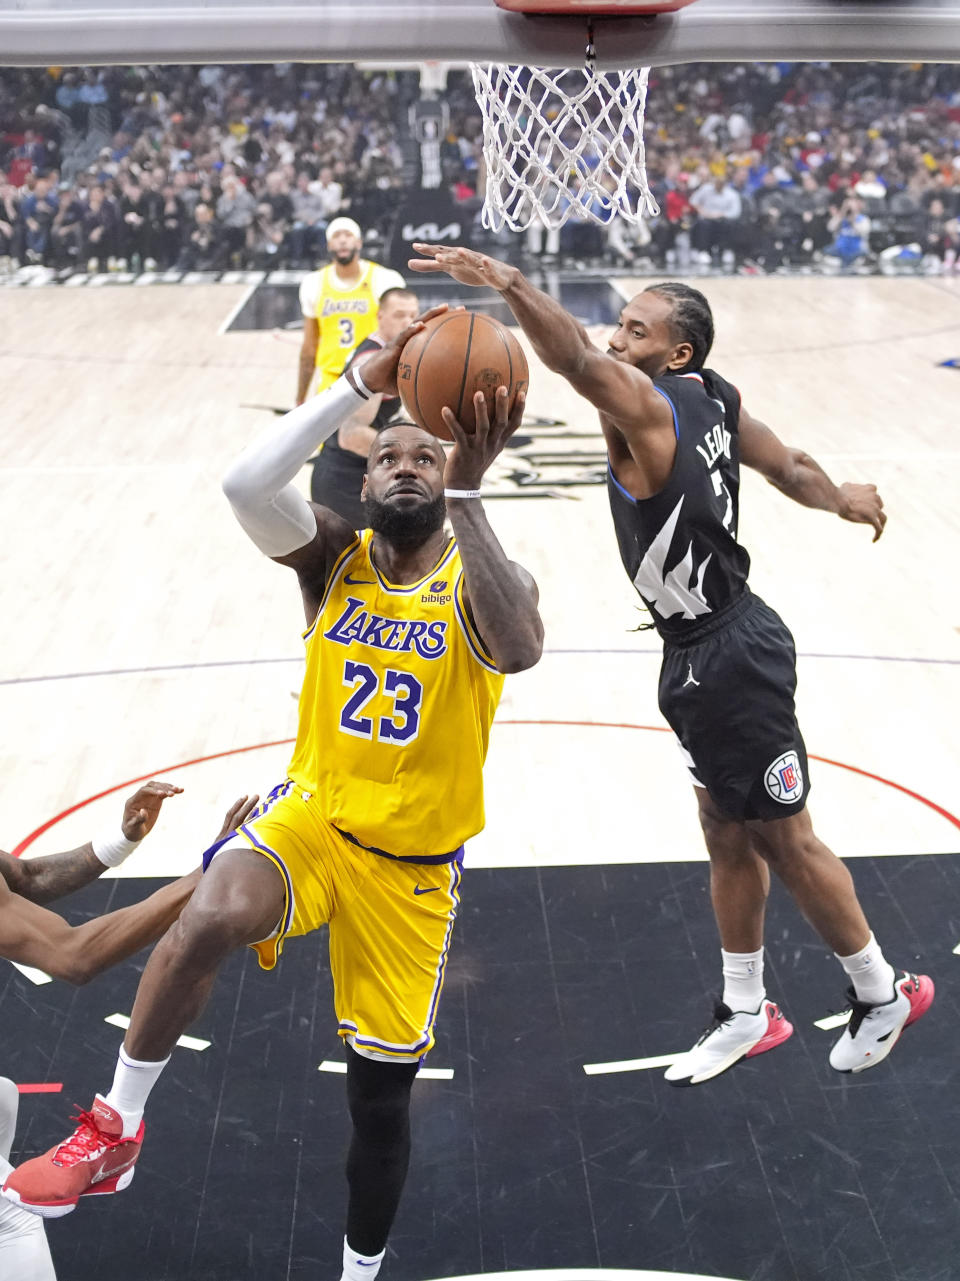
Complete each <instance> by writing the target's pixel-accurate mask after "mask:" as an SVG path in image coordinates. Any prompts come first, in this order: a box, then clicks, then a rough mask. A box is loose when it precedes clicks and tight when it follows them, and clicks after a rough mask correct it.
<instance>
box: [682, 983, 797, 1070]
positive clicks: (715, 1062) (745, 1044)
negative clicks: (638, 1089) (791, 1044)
mask: <svg viewBox="0 0 960 1281" xmlns="http://www.w3.org/2000/svg"><path fill="white" fill-rule="evenodd" d="M792 1035H793V1024H792V1023H788V1022H787V1020H786V1019H785V1018H784V1017H783V1013H782V1011H781V1010H780V1007H779V1006H778V1005H775V1004H774V1002H773V1001H767V1000H763V1001H761V1002H760V1008H759V1009H757V1010H755V1011H750V1010H731V1009H730V1007H729V1006H727V1005H724V1004H723V1002H722V1001H718V1002H717V1004H716V1006H715V1007H714V1011H713V1022H712V1023H711V1024H710V1026H709V1027H708V1028H707V1030H706V1031H705V1032H704V1034H703V1036H701V1038H700V1040H699V1041H698V1042H697V1043H696V1045H695V1046H694V1047H693V1049H692V1050H688V1051H687V1052H686V1054H681V1055H680V1057H679V1058H677V1059H675V1060H674V1061H673V1063H671V1064H670V1066H669V1067H668V1068H667V1070H666V1072H665V1073H664V1077H665V1079H666V1080H667V1081H669V1082H670V1084H671V1085H700V1084H701V1083H702V1082H703V1081H709V1080H710V1079H711V1077H714V1076H719V1075H720V1073H721V1072H726V1070H727V1069H728V1068H732V1067H733V1065H734V1063H739V1062H740V1060H741V1059H750V1058H753V1056H754V1055H755V1054H763V1053H764V1052H765V1051H767V1050H772V1049H774V1048H775V1047H776V1046H778V1045H782V1044H783V1042H784V1041H786V1040H787V1038H788V1037H790V1036H792Z"/></svg>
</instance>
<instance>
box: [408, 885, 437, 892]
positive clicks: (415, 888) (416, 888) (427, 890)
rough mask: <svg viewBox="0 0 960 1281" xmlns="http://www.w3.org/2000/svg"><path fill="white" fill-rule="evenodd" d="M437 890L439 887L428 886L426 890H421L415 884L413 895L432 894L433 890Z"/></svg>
mask: <svg viewBox="0 0 960 1281" xmlns="http://www.w3.org/2000/svg"><path fill="white" fill-rule="evenodd" d="M439 888H440V886H439V885H428V886H427V887H426V889H421V888H420V886H419V884H417V885H415V886H414V887H413V892H414V894H432V893H433V892H434V890H438V889H439Z"/></svg>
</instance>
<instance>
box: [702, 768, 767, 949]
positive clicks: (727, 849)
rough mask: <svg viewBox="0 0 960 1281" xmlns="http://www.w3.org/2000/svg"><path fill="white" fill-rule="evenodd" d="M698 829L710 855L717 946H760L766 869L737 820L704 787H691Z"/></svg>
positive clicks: (748, 834)
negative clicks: (697, 814)
mask: <svg viewBox="0 0 960 1281" xmlns="http://www.w3.org/2000/svg"><path fill="white" fill-rule="evenodd" d="M694 793H695V795H696V798H697V806H698V809H699V817H700V827H701V829H702V831H703V839H704V843H705V845H706V847H707V853H708V854H709V855H710V898H711V901H712V903H713V913H714V916H715V917H716V918H717V928H718V930H719V933H720V943H721V946H722V947H723V948H724V949H725V950H726V951H728V952H755V951H756V950H757V949H758V948H762V947H763V921H764V915H765V913H766V907H767V895H768V894H769V893H770V869H769V868H768V867H767V864H766V863H765V862H764V860H763V859H762V858H761V857H760V856H759V855H758V854H757V852H756V850H755V849H754V846H753V842H752V840H751V838H750V832H749V830H748V828H747V826H746V824H745V823H744V822H743V821H742V820H740V819H733V818H729V817H728V816H727V815H726V814H724V813H723V811H722V810H721V809H720V808H719V806H718V805H717V804H716V803H715V802H714V801H713V800H712V799H711V797H710V793H709V792H708V791H707V789H706V788H705V787H695V788H694Z"/></svg>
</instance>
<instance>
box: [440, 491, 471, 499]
mask: <svg viewBox="0 0 960 1281" xmlns="http://www.w3.org/2000/svg"><path fill="white" fill-rule="evenodd" d="M443 496H444V498H479V497H480V490H479V489H445V490H444V491H443Z"/></svg>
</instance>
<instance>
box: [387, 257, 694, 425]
mask: <svg viewBox="0 0 960 1281" xmlns="http://www.w3.org/2000/svg"><path fill="white" fill-rule="evenodd" d="M414 249H416V251H417V253H419V254H423V255H424V257H423V258H420V259H416V258H412V259H411V260H410V263H409V266H410V267H411V268H412V269H413V270H414V271H419V272H437V271H445V272H446V273H447V274H448V275H449V276H452V277H453V279H454V280H458V281H459V282H460V283H461V284H463V285H484V286H486V287H488V288H490V289H495V290H496V291H497V292H498V293H499V294H501V295H502V297H503V300H504V302H505V303H506V304H507V306H508V307H509V308H510V310H511V311H512V312H513V314H514V316H515V317H516V320H517V324H518V325H519V326H520V328H521V329H522V330H523V332H524V333H525V334H526V335H527V337H528V338H529V339H530V341H531V343H532V344H533V347H534V350H535V351H536V353H537V355H538V356H539V357H540V359H541V360H542V361H543V363H544V364H545V365H546V367H547V368H548V369H551V370H553V372H554V373H557V374H560V375H561V376H562V377H563V378H566V380H567V382H568V383H569V384H570V386H571V387H573V389H574V391H576V392H579V394H580V395H581V396H583V397H584V398H585V399H586V400H589V401H590V403H591V404H592V405H594V406H595V407H596V408H597V409H599V410H600V412H601V413H602V414H605V415H606V416H607V417H608V418H610V419H612V420H613V421H614V422H615V423H616V425H617V426H618V427H619V428H620V429H621V430H622V431H624V434H625V435H626V436H627V439H628V441H629V438H630V434H631V428H633V429H634V430H636V429H637V428H640V429H643V428H648V427H653V428H662V427H669V428H671V429H672V426H673V414H672V412H671V409H670V405H669V404H668V402H667V401H666V400H665V399H664V397H663V396H661V395H660V393H659V392H658V391H657V390H656V388H655V387H654V385H653V383H652V381H651V380H650V379H649V378H648V377H647V375H646V374H644V373H642V372H641V371H640V370H639V369H636V368H634V366H633V365H629V364H627V363H625V362H624V361H620V360H615V359H614V358H613V357H612V356H610V355H608V354H607V353H606V352H604V351H601V350H600V349H599V348H598V347H595V346H594V345H593V343H592V342H591V341H590V336H589V334H588V333H587V331H586V330H585V329H584V327H583V325H581V324H580V322H579V321H578V320H576V319H575V318H574V317H573V316H571V315H570V313H569V312H568V311H565V310H564V308H563V307H561V305H560V304H559V303H558V302H557V301H556V299H555V298H551V297H550V295H549V294H545V293H543V291H542V290H540V289H536V288H534V286H533V285H532V284H531V283H530V281H529V280H527V278H526V276H524V275H523V273H522V272H520V271H518V269H517V268H516V267H511V266H510V265H509V264H508V263H505V262H500V261H498V260H497V259H496V258H490V257H488V256H487V255H486V254H479V253H475V252H474V251H473V250H472V249H461V248H447V247H444V246H443V245H424V244H415V245H414Z"/></svg>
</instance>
